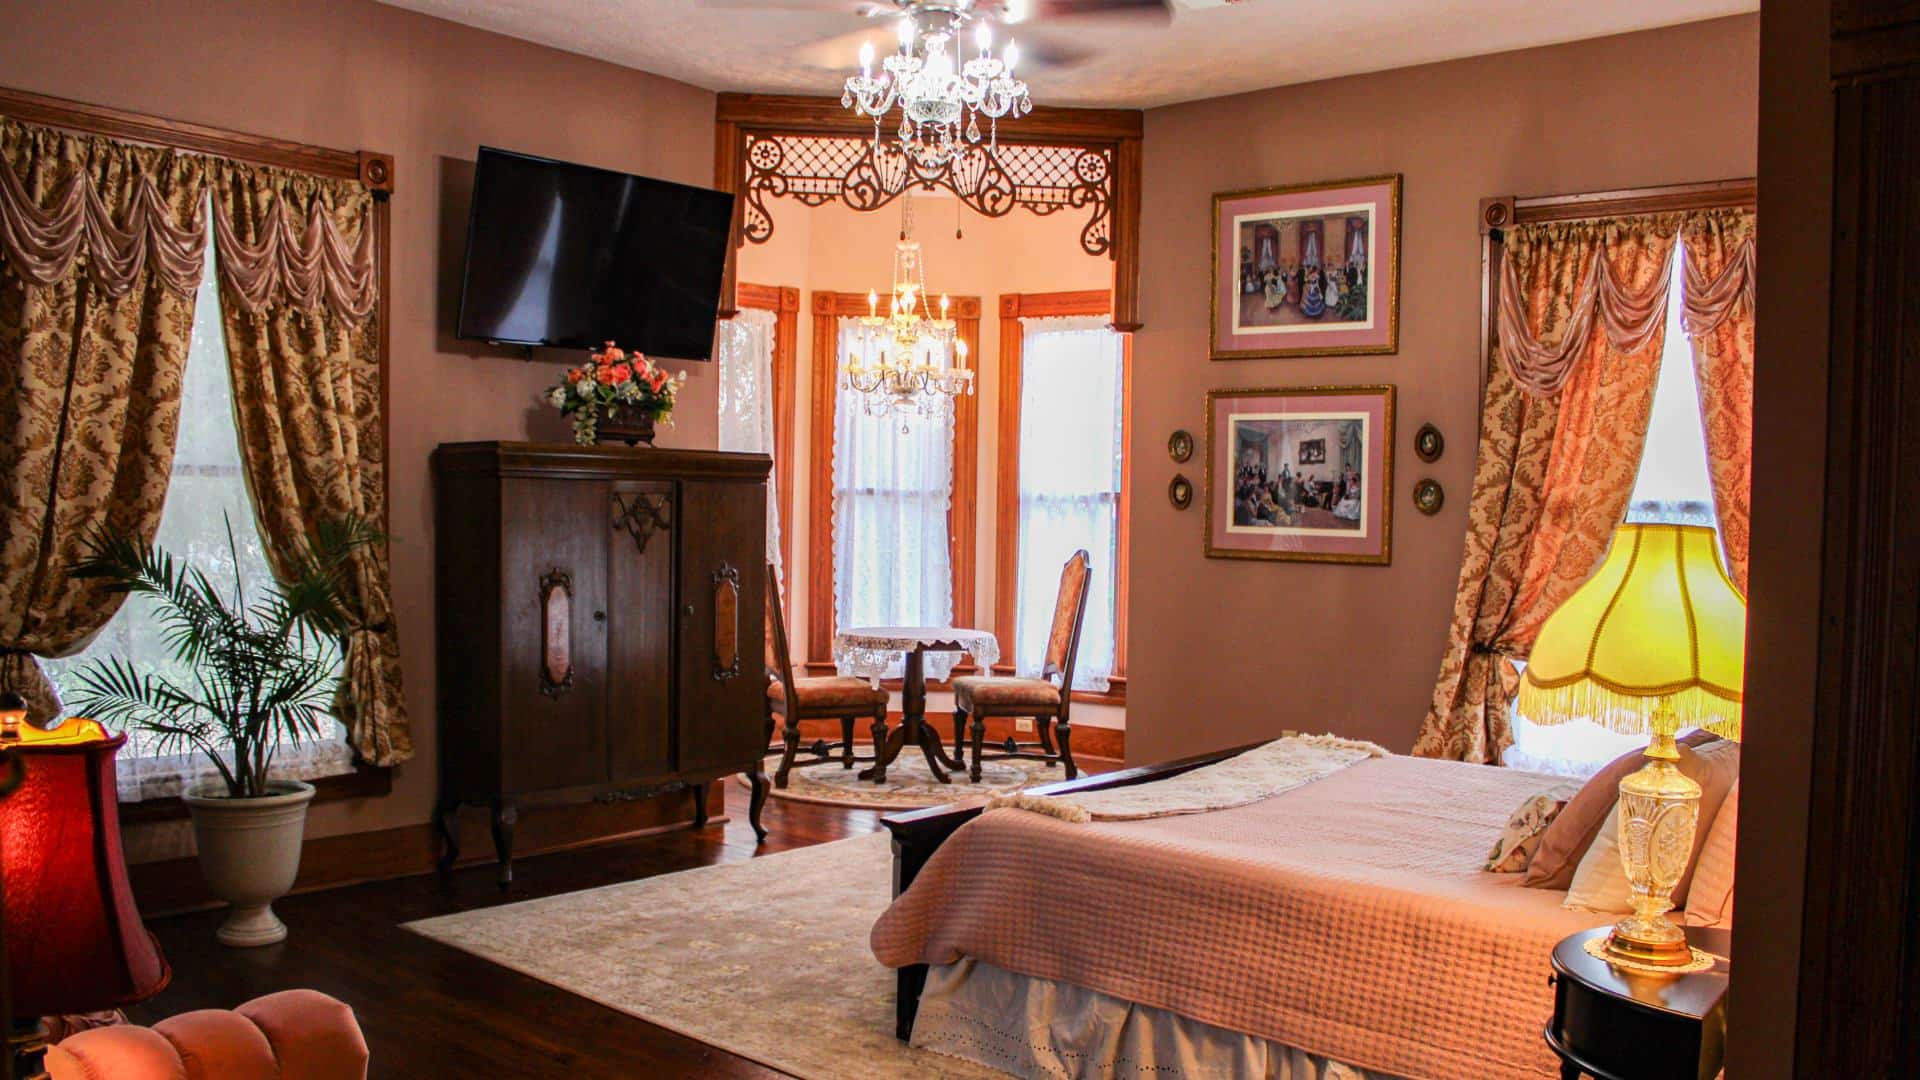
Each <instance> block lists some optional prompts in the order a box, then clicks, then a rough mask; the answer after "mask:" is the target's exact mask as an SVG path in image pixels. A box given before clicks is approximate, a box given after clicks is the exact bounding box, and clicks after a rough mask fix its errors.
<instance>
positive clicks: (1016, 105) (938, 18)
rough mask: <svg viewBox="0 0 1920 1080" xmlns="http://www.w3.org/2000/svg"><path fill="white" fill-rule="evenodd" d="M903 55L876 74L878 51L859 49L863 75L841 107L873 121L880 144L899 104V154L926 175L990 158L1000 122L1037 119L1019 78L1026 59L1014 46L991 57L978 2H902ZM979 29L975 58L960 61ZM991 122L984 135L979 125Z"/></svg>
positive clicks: (867, 45)
mask: <svg viewBox="0 0 1920 1080" xmlns="http://www.w3.org/2000/svg"><path fill="white" fill-rule="evenodd" d="M901 9H902V14H901V18H900V26H899V33H900V49H899V51H898V52H895V53H892V54H890V55H888V56H887V57H886V58H885V59H883V60H881V61H880V72H879V73H878V74H875V73H874V70H873V61H874V53H873V43H872V42H866V43H864V44H862V45H861V46H860V74H858V75H855V76H852V77H850V78H849V79H847V87H846V92H845V93H843V94H841V95H840V104H842V105H844V106H846V107H848V108H851V109H857V110H858V111H859V112H860V113H861V115H863V116H871V117H873V132H874V139H875V141H876V142H877V141H878V140H879V137H880V130H881V124H882V122H883V120H884V119H885V117H886V115H887V113H888V112H889V111H890V110H891V109H892V108H893V107H894V105H895V104H896V103H898V104H899V106H900V127H899V135H900V146H901V149H902V150H903V151H905V152H906V154H907V156H908V157H910V158H911V159H912V160H913V162H914V164H916V165H917V166H919V167H920V168H921V169H923V170H935V169H940V168H943V167H945V166H946V165H947V164H948V163H950V162H951V161H952V160H953V158H954V157H955V155H956V154H962V153H965V152H967V151H968V150H971V149H975V148H978V147H979V146H980V144H981V143H982V142H985V143H986V144H987V149H988V150H989V152H990V151H991V150H992V149H993V148H994V146H995V144H996V140H997V138H998V136H999V121H1000V118H1001V117H1014V116H1019V115H1021V114H1023V113H1028V112H1031V111H1033V102H1032V100H1031V99H1029V98H1028V97H1027V84H1026V83H1023V82H1021V81H1020V80H1019V79H1016V78H1014V77H1013V65H1014V64H1015V63H1016V62H1017V61H1018V60H1019V58H1020V50H1019V47H1018V46H1017V45H1015V44H1014V43H1013V42H1011V41H1009V42H1008V43H1007V46H1006V48H1005V49H1004V50H1002V52H1001V54H1000V55H999V56H998V57H996V56H994V55H993V51H992V47H993V31H992V28H991V27H990V26H989V25H988V24H987V22H986V20H985V18H984V16H985V15H986V13H987V10H986V5H979V6H976V5H975V4H974V3H973V2H972V0H946V2H939V0H902V2H901ZM968 24H972V25H973V48H974V57H973V59H971V60H966V61H962V60H961V58H960V52H961V50H962V48H963V46H962V44H961V42H960V37H961V33H962V31H964V30H965V29H966V27H967V25H968ZM981 117H985V118H986V120H987V123H986V130H985V132H982V131H981V125H980V118H981Z"/></svg>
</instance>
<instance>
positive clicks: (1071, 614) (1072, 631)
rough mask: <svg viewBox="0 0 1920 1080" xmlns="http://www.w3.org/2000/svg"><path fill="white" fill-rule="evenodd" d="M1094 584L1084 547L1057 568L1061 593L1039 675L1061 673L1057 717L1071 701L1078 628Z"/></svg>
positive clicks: (1046, 677) (1063, 713)
mask: <svg viewBox="0 0 1920 1080" xmlns="http://www.w3.org/2000/svg"><path fill="white" fill-rule="evenodd" d="M1092 584H1093V557H1092V556H1090V555H1088V554H1087V551H1086V549H1085V548H1081V549H1080V550H1079V551H1076V552H1074V553H1073V554H1072V555H1070V556H1068V558H1067V562H1066V565H1064V566H1062V567H1061V568H1060V592H1059V593H1058V594H1057V596H1056V597H1055V599H1054V602H1053V629H1052V632H1051V633H1049V634H1048V635H1047V656H1046V661H1045V663H1044V664H1043V665H1042V666H1041V668H1040V677H1041V678H1043V679H1051V678H1053V677H1054V676H1055V675H1058V676H1060V717H1061V719H1062V720H1065V719H1066V716H1067V710H1068V708H1069V706H1070V705H1071V703H1072V701H1073V669H1074V667H1075V665H1076V664H1077V663H1078V662H1079V658H1080V628H1081V626H1082V625H1083V624H1084V623H1085V622H1086V619H1087V593H1089V592H1091V591H1092V589H1091V586H1092Z"/></svg>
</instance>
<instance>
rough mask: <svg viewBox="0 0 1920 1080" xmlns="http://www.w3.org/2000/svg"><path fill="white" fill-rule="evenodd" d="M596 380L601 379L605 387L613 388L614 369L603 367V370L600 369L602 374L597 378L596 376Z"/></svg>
mask: <svg viewBox="0 0 1920 1080" xmlns="http://www.w3.org/2000/svg"><path fill="white" fill-rule="evenodd" d="M595 378H597V379H599V380H600V382H602V383H603V384H605V385H607V386H612V385H613V381H614V380H613V369H612V368H610V367H603V368H601V369H600V374H599V375H597V376H595Z"/></svg>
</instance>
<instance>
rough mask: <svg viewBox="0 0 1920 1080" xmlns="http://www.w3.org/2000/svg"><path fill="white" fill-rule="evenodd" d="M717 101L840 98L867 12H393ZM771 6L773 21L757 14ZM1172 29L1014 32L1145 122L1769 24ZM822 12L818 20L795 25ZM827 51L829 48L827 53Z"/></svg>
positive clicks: (1187, 20)
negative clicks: (1059, 53)
mask: <svg viewBox="0 0 1920 1080" xmlns="http://www.w3.org/2000/svg"><path fill="white" fill-rule="evenodd" d="M383 2H386V3H391V4H393V5H395V6H397V7H403V8H409V9H412V10H414V11H419V12H424V13H426V14H428V15H434V16H438V17H440V18H443V19H450V20H452V21H454V22H459V23H465V24H467V25H469V26H477V27H480V28H482V29H486V30H492V31H495V32H497V33H501V34H507V35H509V36H512V37H517V38H523V39H525V40H527V41H533V42H538V43H540V44H542V45H550V46H553V47H554V48H558V49H564V50H566V51H568V52H574V53H579V54H581V55H583V56H591V57H595V58H597V59H601V60H606V61H610V62H612V63H615V64H621V65H624V66H626V67H631V68H638V69H640V70H643V71H651V72H654V73H655V74H659V75H665V76H667V77H669V78H674V79H679V80H681V81H683V82H688V83H692V84H693V85H695V86H700V87H704V88H706V89H709V90H739V91H760V92H767V93H805V94H838V93H839V91H840V85H841V83H842V82H843V81H844V80H845V78H846V76H847V74H848V69H849V68H850V67H851V66H852V65H853V64H854V63H855V62H856V61H855V59H854V57H855V55H856V50H857V49H858V47H859V41H860V40H861V37H863V36H871V37H872V38H873V40H874V42H875V46H876V47H877V48H879V49H881V50H882V51H883V52H884V50H885V49H886V48H887V47H888V46H890V45H891V44H892V41H893V35H892V32H891V22H890V21H884V20H883V21H874V20H868V19H863V18H861V17H860V16H858V15H857V14H855V12H856V10H857V9H858V8H859V7H861V6H862V3H861V0H383ZM761 2H764V3H765V6H764V7H762V6H760V3H761ZM1174 4H1175V7H1176V11H1175V14H1174V17H1173V19H1172V21H1171V22H1168V23H1160V22H1155V21H1152V20H1140V19H1115V18H1112V17H1082V18H1074V19H1067V20H1061V21H1056V22H1051V23H1049V22H1047V21H1045V20H1036V21H1034V22H1030V23H1027V24H1025V25H1022V26H1020V27H1018V28H1016V29H1014V30H1012V31H1011V33H1012V35H1013V36H1014V37H1015V38H1017V39H1019V40H1020V41H1021V45H1022V48H1023V49H1027V50H1029V53H1030V54H1031V51H1032V49H1033V48H1035V47H1036V46H1037V47H1041V48H1044V47H1046V46H1048V45H1053V46H1056V47H1071V48H1077V49H1081V50H1084V51H1085V52H1086V53H1087V56H1086V57H1085V58H1084V59H1082V60H1081V61H1080V62H1078V63H1076V64H1073V65H1071V66H1067V67H1059V68H1039V67H1032V66H1029V65H1022V67H1023V70H1022V72H1021V74H1022V75H1023V76H1024V77H1025V79H1026V80H1027V83H1028V85H1029V86H1030V87H1031V89H1032V93H1033V99H1034V103H1035V104H1045V105H1074V106H1083V107H1085V106H1111V107H1126V108H1149V107H1152V106H1156V105H1168V104H1172V103H1174V102H1178V101H1192V100H1197V99H1200V98H1209V97H1218V96H1220V95H1223V94H1232V93H1238V92H1241V91H1246V90H1257V89H1260V88H1262V87H1268V86H1283V85H1286V84H1289V83H1299V82H1310V81H1313V80H1316V79H1326V78H1333V77H1335V76H1340V75H1354V74H1359V73H1361V72H1367V71H1384V70H1387V69H1389V68H1398V67H1407V66H1410V65H1413V64H1424V63H1430V62H1433V61H1438V60H1450V59H1455V58H1458V57H1463V56H1478V55H1483V54H1486V53H1496V52H1506V51H1509V50H1512V49H1522V48H1528V47H1530V46H1535V45H1547V44H1553V43H1556V42H1563V41H1576V40H1579V39H1582V38H1590V37H1601V36H1604V35H1607V34H1619V33H1625V32H1627V31H1630V30H1643V29H1648V28H1651V27H1656V26H1669V25H1673V24H1676V23H1684V22H1693V21H1696V20H1700V19H1709V18H1714V17H1717V16H1721V15H1732V14H1737V13H1740V12H1748V11H1756V10H1758V9H1759V3H1758V0H1174ZM795 8H814V10H794V9H795ZM823 43H824V44H823Z"/></svg>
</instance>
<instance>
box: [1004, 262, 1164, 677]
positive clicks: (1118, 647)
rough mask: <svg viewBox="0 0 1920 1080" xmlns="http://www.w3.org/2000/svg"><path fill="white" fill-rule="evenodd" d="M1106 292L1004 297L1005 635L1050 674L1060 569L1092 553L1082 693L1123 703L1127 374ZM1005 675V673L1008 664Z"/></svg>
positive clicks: (1008, 653)
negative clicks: (1049, 642)
mask: <svg viewBox="0 0 1920 1080" xmlns="http://www.w3.org/2000/svg"><path fill="white" fill-rule="evenodd" d="M1112 303H1113V299H1112V296H1111V294H1110V293H1108V292H1107V291H1106V290H1104V289H1096V290H1088V291H1084V292H1056V293H1011V294H1006V295H1003V296H1001V297H1000V355H999V370H1000V377H999V396H1000V400H999V407H1000V438H999V466H1000V467H999V498H998V500H997V507H998V509H997V514H998V518H997V528H996V529H995V536H996V557H995V581H996V583H997V587H996V591H995V598H994V618H995V633H996V634H998V636H999V638H1000V648H1001V652H1002V655H1003V656H1004V657H1005V659H1006V660H1007V661H1008V662H1009V667H1010V668H1011V670H1013V671H1015V672H1017V673H1018V674H1021V675H1028V676H1032V675H1037V674H1039V671H1040V668H1041V665H1042V664H1043V662H1044V661H1045V651H1046V643H1047V637H1048V634H1049V630H1050V625H1051V622H1052V619H1053V606H1054V601H1055V598H1056V595H1057V594H1058V591H1059V586H1060V567H1061V565H1062V564H1064V563H1065V562H1066V561H1067V558H1068V557H1069V556H1070V555H1072V554H1073V552H1074V551H1076V550H1078V549H1080V548H1085V549H1086V550H1087V554H1088V555H1090V556H1091V557H1092V559H1093V564H1092V570H1093V585H1092V588H1091V590H1090V591H1089V592H1088V595H1087V614H1086V620H1085V622H1084V623H1083V624H1082V626H1081V633H1080V653H1079V657H1078V661H1077V664H1076V666H1075V668H1074V689H1076V690H1079V691H1082V692H1086V693H1104V694H1107V695H1110V696H1109V698H1108V700H1110V701H1114V702H1119V701H1121V700H1123V699H1124V695H1125V691H1126V677H1125V672H1126V654H1127V641H1126V638H1127V579H1126V572H1127V566H1126V562H1127V512H1126V504H1127V485H1126V475H1127V459H1126V444H1127V377H1128V376H1127V370H1128V364H1129V356H1130V351H1131V350H1130V348H1129V345H1128V339H1127V337H1126V336H1125V335H1123V334H1117V333H1114V332H1113V331H1112V330H1111V329H1109V326H1110V323H1111V318H1110V316H1109V314H1108V312H1109V311H1111V310H1112ZM1003 670H1004V669H1003Z"/></svg>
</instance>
